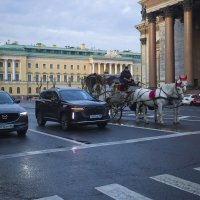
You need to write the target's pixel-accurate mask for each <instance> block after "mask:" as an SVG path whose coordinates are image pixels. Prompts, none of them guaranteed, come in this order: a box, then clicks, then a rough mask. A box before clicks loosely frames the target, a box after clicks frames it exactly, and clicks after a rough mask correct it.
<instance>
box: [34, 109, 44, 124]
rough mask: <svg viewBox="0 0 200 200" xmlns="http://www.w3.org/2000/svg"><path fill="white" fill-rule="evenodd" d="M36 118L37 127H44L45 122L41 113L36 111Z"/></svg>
mask: <svg viewBox="0 0 200 200" xmlns="http://www.w3.org/2000/svg"><path fill="white" fill-rule="evenodd" d="M36 118H37V123H38V125H39V126H44V125H45V124H46V121H45V120H44V118H43V115H42V112H41V111H38V112H37V116H36Z"/></svg>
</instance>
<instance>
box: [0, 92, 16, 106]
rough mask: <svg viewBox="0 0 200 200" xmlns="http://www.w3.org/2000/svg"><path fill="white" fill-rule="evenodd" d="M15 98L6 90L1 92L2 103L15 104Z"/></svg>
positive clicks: (0, 101)
mask: <svg viewBox="0 0 200 200" xmlns="http://www.w3.org/2000/svg"><path fill="white" fill-rule="evenodd" d="M13 103H14V101H13V99H12V98H11V97H10V96H9V95H8V94H7V93H5V92H0V104H13Z"/></svg>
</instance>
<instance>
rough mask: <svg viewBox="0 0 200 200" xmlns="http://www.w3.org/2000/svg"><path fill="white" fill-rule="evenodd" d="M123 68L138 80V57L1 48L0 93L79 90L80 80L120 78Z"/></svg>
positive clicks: (74, 50)
mask: <svg viewBox="0 0 200 200" xmlns="http://www.w3.org/2000/svg"><path fill="white" fill-rule="evenodd" d="M126 65H128V66H129V69H130V71H131V72H132V74H134V78H135V80H138V81H139V80H141V77H140V73H141V70H140V69H141V60H140V54H139V53H133V52H131V51H128V50H127V51H122V52H119V51H116V50H114V51H105V50H93V49H86V47H85V45H81V47H78V48H74V47H66V48H58V47H56V46H55V45H54V46H53V47H46V46H45V45H43V44H41V43H39V44H37V45H35V46H32V45H18V44H17V43H12V44H10V43H7V44H5V45H1V46H0V89H1V90H5V91H8V92H9V93H11V94H12V95H14V96H24V97H25V96H35V95H38V93H39V91H40V90H45V89H47V88H50V87H71V86H73V87H80V85H81V83H80V82H81V78H83V77H84V76H87V75H88V74H91V73H98V74H104V73H105V72H106V73H108V74H120V72H121V71H122V70H123V68H124V67H125V66H126Z"/></svg>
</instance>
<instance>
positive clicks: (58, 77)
mask: <svg viewBox="0 0 200 200" xmlns="http://www.w3.org/2000/svg"><path fill="white" fill-rule="evenodd" d="M57 82H60V74H58V75H57Z"/></svg>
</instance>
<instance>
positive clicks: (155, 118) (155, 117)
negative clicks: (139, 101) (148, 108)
mask: <svg viewBox="0 0 200 200" xmlns="http://www.w3.org/2000/svg"><path fill="white" fill-rule="evenodd" d="M157 114H158V113H157V108H155V110H154V120H155V123H158V115H157Z"/></svg>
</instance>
